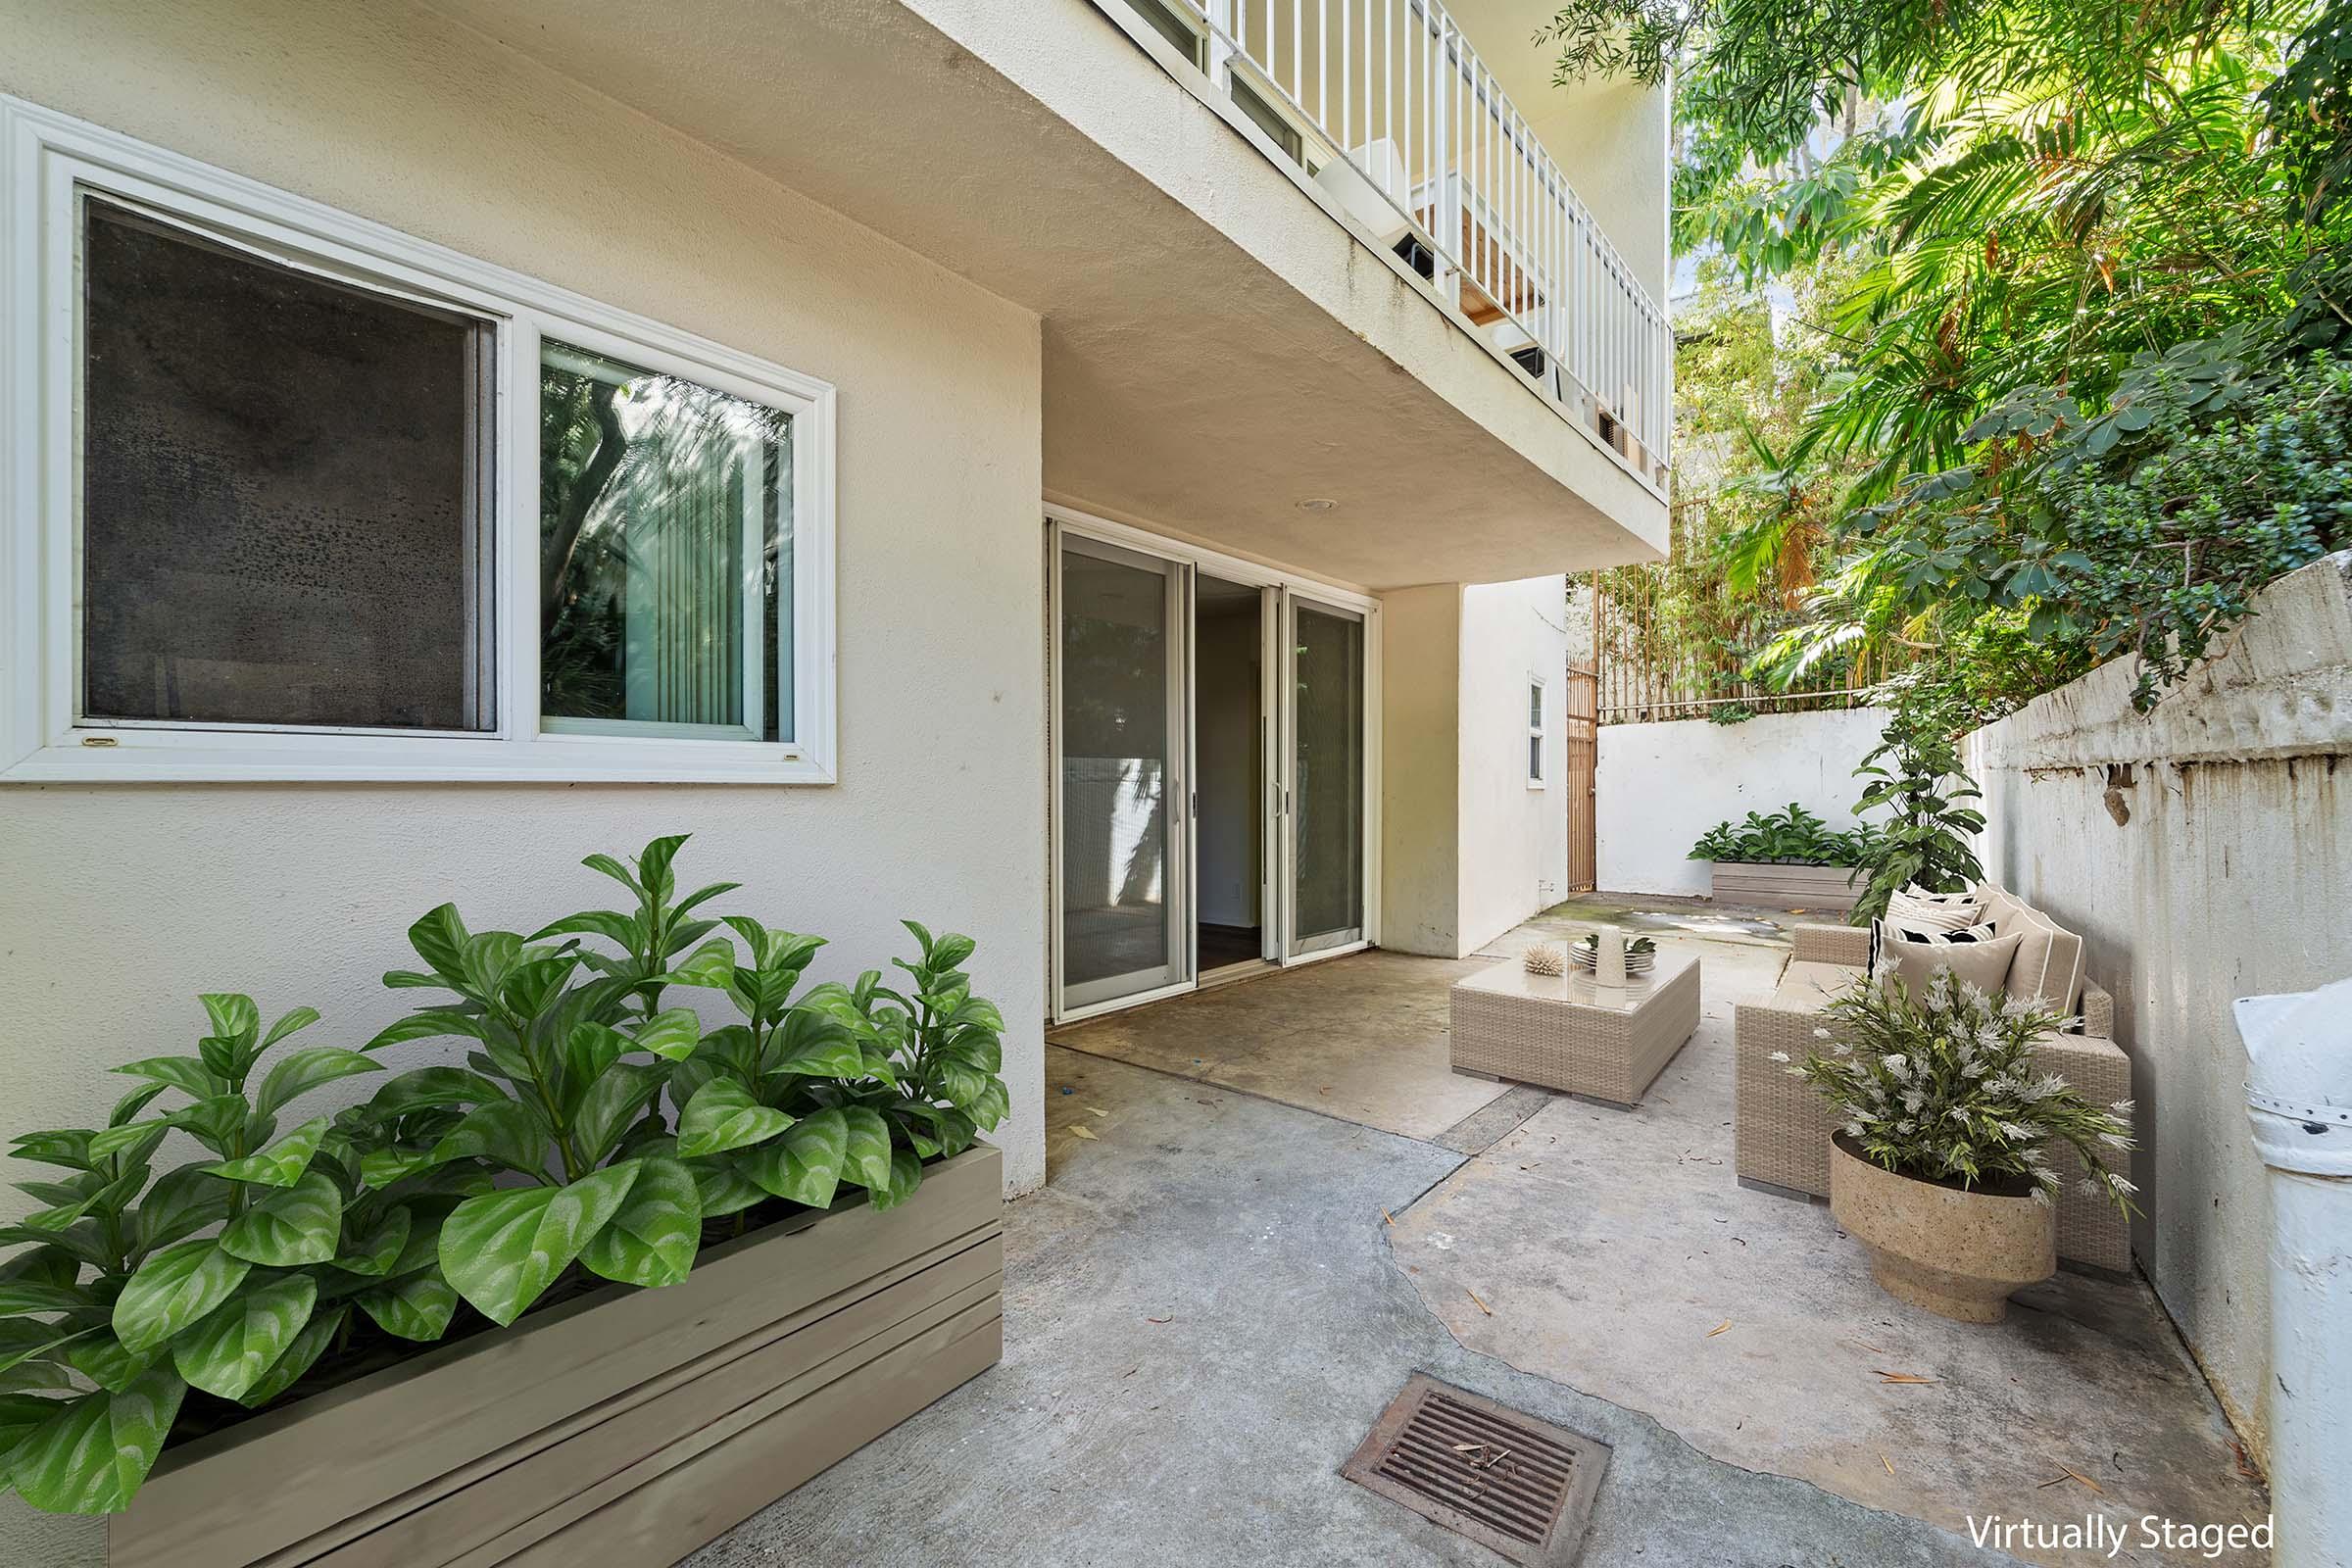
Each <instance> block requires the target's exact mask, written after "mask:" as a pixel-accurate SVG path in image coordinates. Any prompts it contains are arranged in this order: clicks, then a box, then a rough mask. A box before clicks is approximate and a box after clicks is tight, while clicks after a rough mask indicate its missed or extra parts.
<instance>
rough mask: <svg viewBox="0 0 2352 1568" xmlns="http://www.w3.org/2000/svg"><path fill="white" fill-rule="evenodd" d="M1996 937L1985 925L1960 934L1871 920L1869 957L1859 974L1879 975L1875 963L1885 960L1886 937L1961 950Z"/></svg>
mask: <svg viewBox="0 0 2352 1568" xmlns="http://www.w3.org/2000/svg"><path fill="white" fill-rule="evenodd" d="M1999 935H2001V931H2000V929H1999V928H1998V927H1997V926H1994V925H1992V924H1991V923H1989V922H1986V923H1985V924H1981V925H1972V926H1969V927H1968V928H1967V929H1965V930H1961V931H1938V930H1935V929H1933V928H1930V927H1926V926H1918V925H1913V924H1911V923H1910V922H1909V921H1905V920H1873V921H1871V922H1870V957H1869V959H1868V961H1866V962H1865V963H1864V964H1863V966H1862V972H1863V973H1864V974H1877V973H1878V972H1879V959H1880V958H1881V957H1883V956H1886V952H1887V939H1888V938H1889V937H1900V938H1902V939H1903V940H1904V941H1906V942H1920V943H1925V944H1927V945H1928V946H1930V947H1944V946H1948V945H1951V944H1954V943H1957V944H1959V945H1961V946H1973V945H1974V944H1976V943H1979V942H1990V941H1991V940H1992V939H1993V938H1995V937H1997V936H1999Z"/></svg>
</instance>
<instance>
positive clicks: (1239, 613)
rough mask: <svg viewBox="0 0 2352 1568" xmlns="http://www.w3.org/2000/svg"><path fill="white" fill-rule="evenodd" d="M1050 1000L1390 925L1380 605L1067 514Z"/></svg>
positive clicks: (1345, 938)
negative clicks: (1376, 846) (1377, 866)
mask: <svg viewBox="0 0 2352 1568" xmlns="http://www.w3.org/2000/svg"><path fill="white" fill-rule="evenodd" d="M1050 538H1051V544H1050V546H1049V548H1048V552H1047V558H1048V561H1049V564H1050V565H1049V574H1050V578H1051V581H1050V592H1051V595H1052V619H1051V624H1052V647H1051V648H1050V650H1049V653H1048V659H1049V665H1050V668H1049V678H1050V680H1051V683H1052V691H1053V710H1052V724H1051V727H1052V739H1051V762H1050V768H1051V776H1052V792H1053V802H1052V815H1053V823H1054V845H1053V855H1054V908H1053V942H1052V946H1053V955H1052V961H1053V972H1054V1017H1055V1018H1056V1019H1061V1020H1067V1019H1073V1018H1080V1017H1084V1016H1086V1015H1088V1014H1090V1013H1094V1012H1099V1011H1103V1010H1105V1009H1107V1008H1111V1007H1116V1006H1120V1005H1125V1004H1129V1003H1133V1002H1137V1001H1141V1000H1146V999H1150V998H1156V997H1161V996H1166V995H1169V994H1171V993H1175V992H1180V991H1186V990H1189V989H1191V988H1192V987H1193V986H1194V985H1196V984H1198V983H1200V977H1201V975H1202V974H1203V973H1207V972H1211V971H1216V970H1223V971H1225V972H1224V974H1223V975H1222V976H1218V977H1217V978H1232V977H1234V976H1235V975H1237V974H1240V973H1245V972H1247V971H1248V969H1249V968H1250V966H1251V965H1253V964H1255V963H1256V962H1257V961H1259V960H1260V959H1261V958H1271V959H1274V960H1276V961H1278V962H1281V963H1293V962H1297V961H1299V960H1301V959H1307V958H1313V957H1318V956H1330V955H1333V954H1337V953H1342V952H1346V951H1348V950H1349V949H1351V948H1355V947H1360V946H1362V945H1363V944H1364V943H1365V942H1366V941H1367V940H1369V939H1372V938H1374V937H1376V935H1377V932H1376V929H1375V927H1376V924H1377V911H1376V907H1375V906H1374V905H1373V902H1372V900H1373V894H1372V891H1371V883H1372V873H1373V865H1374V861H1373V858H1372V843H1373V841H1374V840H1375V839H1376V838H1377V833H1376V831H1375V824H1376V823H1377V819H1378V812H1377V810H1376V809H1375V804H1374V803H1375V802H1376V801H1377V798H1378V797H1377V795H1376V794H1375V787H1376V786H1375V780H1374V777H1373V774H1372V754H1373V753H1374V751H1375V750H1376V749H1377V745H1378V738H1379V723H1378V720H1377V717H1376V716H1375V715H1376V712H1377V704H1378V696H1379V693H1378V676H1377V665H1378V659H1377V655H1376V650H1375V643H1374V637H1375V634H1376V633H1377V631H1378V629H1379V620H1378V614H1377V610H1376V608H1375V607H1374V606H1373V605H1372V603H1371V602H1370V601H1368V600H1360V599H1356V598H1354V596H1351V595H1348V594H1346V593H1344V592H1342V591H1341V590H1338V589H1318V588H1315V587H1311V586H1309V585H1307V584H1304V583H1300V582H1297V581H1296V580H1295V579H1292V578H1290V577H1288V576H1286V575H1284V574H1281V573H1279V572H1276V571H1274V570H1272V569H1270V568H1267V567H1264V566H1261V565H1258V564H1255V563H1251V562H1245V561H1240V560H1237V559H1235V558H1232V557H1229V556H1221V555H1216V554H1213V553H1210V552H1205V551H1200V550H1198V549H1196V548H1194V547H1189V546H1186V545H1184V544H1181V543H1179V542H1177V541H1175V540H1168V541H1164V542H1162V541H1160V540H1159V539H1157V538H1156V536H1153V535H1151V534H1147V533H1145V532H1143V531H1142V530H1139V529H1134V528H1128V527H1123V526H1120V525H1118V524H1115V523H1110V522H1105V521H1103V520H1102V519H1099V518H1090V519H1080V518H1066V517H1061V516H1058V515H1056V516H1055V517H1054V519H1053V521H1052V526H1051V532H1050Z"/></svg>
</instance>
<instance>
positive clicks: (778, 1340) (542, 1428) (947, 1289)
mask: <svg viewBox="0 0 2352 1568" xmlns="http://www.w3.org/2000/svg"><path fill="white" fill-rule="evenodd" d="M1003 1198H1004V1172H1003V1161H1002V1159H1001V1157H1000V1156H999V1154H998V1152H997V1151H996V1150H994V1149H992V1148H989V1147H987V1146H986V1145H982V1146H980V1147H977V1148H974V1149H972V1150H970V1151H967V1152H964V1153H962V1154H959V1155H957V1156H956V1158H954V1159H951V1160H946V1161H943V1162H941V1163H940V1164H938V1165H935V1166H933V1167H931V1169H930V1170H929V1171H927V1172H926V1173H925V1177H924V1181H923V1184H922V1186H921V1187H920V1188H919V1189H917V1190H916V1192H915V1194H914V1196H913V1197H912V1198H911V1199H909V1200H908V1201H907V1202H905V1203H903V1204H901V1205H900V1206H899V1207H897V1208H895V1209H892V1210H890V1211H888V1212H887V1213H878V1212H876V1211H874V1210H873V1209H871V1208H868V1207H867V1206H866V1205H865V1204H864V1202H863V1201H854V1202H852V1203H850V1204H848V1205H847V1206H842V1207H837V1208H834V1209H831V1210H829V1211H826V1212H824V1213H809V1214H802V1215H796V1216H794V1217H793V1218H791V1219H788V1220H785V1221H782V1222H780V1223H778V1224H775V1225H771V1226H768V1227H766V1228H764V1229H762V1230H760V1231H759V1232H756V1233H754V1234H752V1235H750V1236H746V1237H743V1238H741V1239H739V1240H736V1241H732V1242H728V1243H725V1244H722V1245H720V1246H717V1247H714V1248H711V1249H710V1250H707V1251H706V1252H705V1253H704V1255H703V1256H702V1258H701V1259H699V1260H698V1261H697V1263H696V1264H695V1268H694V1272H693V1273H691V1274H690V1275H688V1276H687V1277H686V1279H685V1280H684V1281H682V1282H681V1283H679V1284H677V1285H674V1286H671V1287H668V1288H667V1289H663V1290H657V1291H641V1290H632V1289H627V1288H623V1287H619V1286H613V1287H606V1288H602V1289H599V1290H596V1291H593V1292H591V1293H589V1294H587V1295H584V1296H582V1297H579V1298H578V1299H573V1300H570V1301H566V1302H564V1303H563V1304H561V1305H558V1306H554V1307H551V1308H549V1309H547V1310H546V1311H544V1312H540V1313H534V1314H532V1315H531V1316H529V1317H527V1318H525V1319H524V1320H523V1321H522V1322H521V1323H519V1324H517V1325H516V1326H515V1328H514V1329H513V1330H511V1331H508V1332H504V1333H484V1334H478V1335H475V1336H473V1337H472V1338H470V1339H466V1340H463V1341H459V1342H456V1343H453V1344H448V1345H443V1346H439V1347H436V1348H432V1349H429V1350H426V1351H425V1352H424V1353H422V1354H420V1355H418V1356H417V1357H415V1358H414V1359H412V1360H409V1361H405V1362H403V1363H401V1364H400V1365H398V1366H395V1367H391V1368H388V1369H386V1370H384V1371H382V1372H378V1373H374V1374H371V1375H369V1376H368V1377H365V1378H361V1379H359V1380H357V1381H355V1382H352V1383H349V1384H345V1385H343V1386H342V1387H339V1388H334V1389H329V1390H327V1391H325V1392H323V1393H320V1394H319V1395H317V1396H315V1397H311V1398H308V1399H304V1400H302V1401H300V1402H299V1403H296V1404H292V1405H288V1406H286V1407H285V1408H283V1409H280V1410H273V1411H270V1412H268V1413H266V1414H263V1415H260V1416H257V1417H255V1418H254V1419H252V1420H249V1421H245V1422H242V1423H240V1424H238V1425H237V1426H234V1427H231V1428H229V1429H227V1430H225V1431H222V1432H219V1433H216V1434H213V1435H211V1436H209V1437H205V1438H201V1439H198V1440H197V1441H195V1442H192V1443H189V1444H187V1445H185V1446H181V1447H176V1448H172V1449H170V1450H168V1451H167V1452H166V1453H165V1454H164V1456H163V1458H162V1459H161V1460H160V1461H159V1462H158V1464H157V1465H156V1468H155V1471H154V1474H153V1475H152V1476H151V1477H150V1478H149V1480H148V1482H147V1485H146V1487H145V1488H144V1490H142V1491H141V1492H140V1493H139V1495H138V1496H137V1498H136V1499H135V1500H134V1501H133V1502H132V1504H131V1506H130V1508H129V1510H128V1511H127V1512H125V1513H122V1514H118V1515H116V1516H115V1517H114V1518H113V1519H112V1520H111V1521H110V1523H109V1529H108V1562H109V1564H110V1568H167V1565H168V1568H258V1565H262V1564H268V1565H269V1568H303V1565H312V1564H318V1565H331V1568H459V1565H463V1568H493V1565H497V1564H515V1565H524V1564H528V1565H533V1568H550V1565H562V1568H578V1565H580V1564H585V1563H593V1564H596V1565H597V1568H661V1565H666V1564H669V1563H673V1562H675V1561H676V1560H677V1559H678V1558H679V1557H681V1556H684V1555H685V1554H686V1553H687V1552H689V1551H691V1550H693V1549H694V1548H695V1547H697V1546H699V1545H702V1544H704V1543H706V1542H708V1541H710V1540H711V1539H712V1538H714V1537H716V1536H717V1535H719V1534H720V1533H722V1532H723V1531H725V1530H727V1529H728V1528H729V1527H731V1526H733V1525H735V1524H737V1523H738V1522H740V1521H741V1520H743V1519H745V1518H747V1517H749V1516H750V1515H751V1514H753V1513H755V1512H757V1511H758V1510H759V1509H760V1508H762V1507H764V1506H765V1505H766V1504H768V1503H770V1502H772V1501H774V1500H775V1499H776V1498H778V1497H780V1496H782V1495H784V1494H786V1493H788V1492H790V1491H791V1490H792V1489H793V1488H795V1487H797V1486H799V1485H800V1484H801V1483H802V1482H804V1481H806V1480H808V1479H809V1477H811V1476H813V1475H815V1474H817V1473H818V1472H819V1471H821V1470H823V1469H824V1468H826V1467H827V1466H828V1465H830V1464H832V1463H833V1462H834V1461H835V1460H837V1459H840V1458H842V1457H843V1456H844V1455H846V1454H848V1453H850V1452H852V1451H853V1450H855V1449H857V1448H858V1447H859V1446H862V1445H864V1444H865V1443H867V1442H869V1441H870V1440H872V1439H873V1438H875V1437H877V1436H879V1435H880V1434H881V1433H883V1432H886V1431H888V1430H889V1429H890V1428H891V1427H893V1426H895V1425H897V1424H898V1423H899V1422H901V1421H903V1420H905V1419H906V1418H907V1416H909V1415H912V1414H913V1413H914V1412H915V1411H917V1410H920V1409H921V1408H922V1407H923V1406H925V1405H927V1404H929V1403H930V1402H931V1401H932V1400H934V1399H937V1398H939V1397H941V1396H942V1395H944V1394H946V1393H948V1392H949V1391H950V1390H952V1389H954V1388H956V1386H957V1385H958V1384H961V1383H963V1382H965V1381H966V1380H968V1379H970V1378H972V1377H974V1376H976V1375H977V1374H979V1373H980V1372H982V1371H984V1370H986V1369H987V1368H988V1367H990V1366H991V1365H993V1364H995V1362H996V1361H997V1360H998V1358H999V1357H1000V1356H1001V1355H1002V1354H1003V1351H1004V1327H1003V1319H1002V1310H1003V1290H1004V1266H1005V1264H1004V1244H1003V1239H1002V1231H1003V1222H1002V1204H1003Z"/></svg>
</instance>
